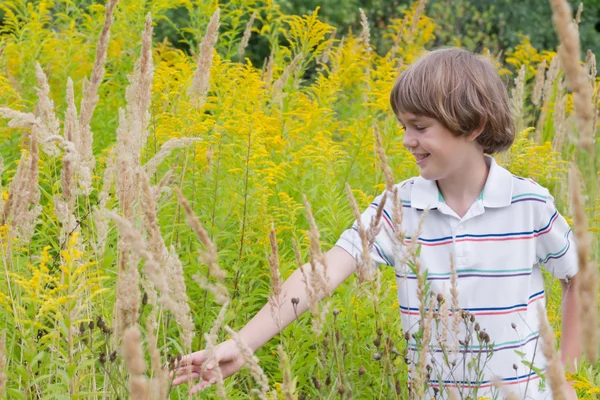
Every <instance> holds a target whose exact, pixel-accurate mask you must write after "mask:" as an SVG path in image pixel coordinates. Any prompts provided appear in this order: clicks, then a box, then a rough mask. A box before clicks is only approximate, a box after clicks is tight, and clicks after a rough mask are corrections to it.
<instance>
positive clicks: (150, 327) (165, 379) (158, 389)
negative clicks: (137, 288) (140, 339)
mask: <svg viewBox="0 0 600 400" xmlns="http://www.w3.org/2000/svg"><path fill="white" fill-rule="evenodd" d="M155 325H156V321H154V318H148V319H146V340H147V343H148V352H149V353H150V361H151V365H152V379H151V380H150V393H151V395H152V396H151V398H153V399H157V400H164V399H166V398H167V396H168V392H169V384H170V383H169V371H168V370H167V369H165V368H163V367H162V364H161V361H160V351H159V350H158V347H156V342H157V338H156V336H155V334H154V326H155Z"/></svg>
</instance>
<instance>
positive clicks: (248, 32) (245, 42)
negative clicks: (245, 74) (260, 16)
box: [238, 11, 256, 59]
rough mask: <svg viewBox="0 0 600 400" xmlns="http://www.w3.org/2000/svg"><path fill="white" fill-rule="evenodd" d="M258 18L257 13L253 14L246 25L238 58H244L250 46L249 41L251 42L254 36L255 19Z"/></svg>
mask: <svg viewBox="0 0 600 400" xmlns="http://www.w3.org/2000/svg"><path fill="white" fill-rule="evenodd" d="M255 18H256V11H255V12H253V13H252V16H251V17H250V20H249V21H248V24H246V29H244V35H243V36H242V41H241V43H240V47H239V49H238V57H240V59H241V58H243V57H244V52H245V51H246V47H247V46H248V41H249V40H250V35H251V34H252V25H254V19H255Z"/></svg>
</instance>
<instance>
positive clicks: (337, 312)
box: [333, 308, 340, 317]
mask: <svg viewBox="0 0 600 400" xmlns="http://www.w3.org/2000/svg"><path fill="white" fill-rule="evenodd" d="M338 315H340V310H338V309H337V308H334V309H333V316H334V317H337V316H338Z"/></svg>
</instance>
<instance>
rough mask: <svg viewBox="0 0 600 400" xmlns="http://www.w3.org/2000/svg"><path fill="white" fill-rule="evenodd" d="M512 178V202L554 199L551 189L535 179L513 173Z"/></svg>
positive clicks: (551, 200)
mask: <svg viewBox="0 0 600 400" xmlns="http://www.w3.org/2000/svg"><path fill="white" fill-rule="evenodd" d="M512 178H513V179H512V202H511V204H514V203H518V202H522V201H528V200H533V201H535V200H538V201H539V202H543V203H546V202H548V201H550V202H553V201H554V198H553V197H552V195H551V194H550V191H549V190H548V189H547V188H546V187H544V186H542V185H540V184H539V183H537V182H536V181H535V180H533V179H531V178H524V177H521V176H517V175H514V174H512Z"/></svg>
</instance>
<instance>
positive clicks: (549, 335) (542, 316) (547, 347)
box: [538, 305, 567, 400]
mask: <svg viewBox="0 0 600 400" xmlns="http://www.w3.org/2000/svg"><path fill="white" fill-rule="evenodd" d="M538 316H539V317H538V318H539V320H540V338H541V342H540V347H541V350H542V353H543V354H544V356H545V357H546V360H547V362H548V365H547V367H546V372H547V377H548V381H549V383H550V390H551V391H552V398H553V399H554V400H565V399H567V395H566V393H565V387H566V384H567V380H566V378H565V370H564V367H563V365H562V362H561V360H560V355H559V353H558V352H557V351H556V349H555V348H554V332H552V328H551V327H550V325H549V324H548V320H547V318H546V311H545V310H544V307H543V306H541V305H538Z"/></svg>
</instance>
